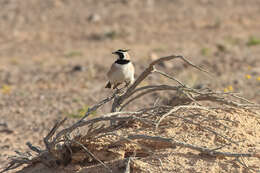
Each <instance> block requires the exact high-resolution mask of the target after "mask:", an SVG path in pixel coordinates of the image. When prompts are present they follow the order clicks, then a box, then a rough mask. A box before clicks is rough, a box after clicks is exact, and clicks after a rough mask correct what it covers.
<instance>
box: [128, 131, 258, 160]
mask: <svg viewBox="0 0 260 173" xmlns="http://www.w3.org/2000/svg"><path fill="white" fill-rule="evenodd" d="M127 138H129V139H132V140H133V139H146V140H152V141H159V142H165V143H168V144H171V145H172V147H173V148H175V147H176V146H180V147H186V148H190V149H192V150H196V151H199V152H201V153H203V154H207V155H210V156H215V157H216V156H224V157H255V158H258V159H260V154H259V153H231V152H220V151H216V149H209V148H205V147H199V146H196V145H192V144H187V143H184V142H180V141H176V140H174V139H171V138H164V137H161V136H148V135H129V136H128V137H127Z"/></svg>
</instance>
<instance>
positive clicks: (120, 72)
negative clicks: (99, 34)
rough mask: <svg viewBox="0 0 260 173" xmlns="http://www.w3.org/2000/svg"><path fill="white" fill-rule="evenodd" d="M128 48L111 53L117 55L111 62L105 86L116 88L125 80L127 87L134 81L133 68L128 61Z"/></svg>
mask: <svg viewBox="0 0 260 173" xmlns="http://www.w3.org/2000/svg"><path fill="white" fill-rule="evenodd" d="M127 51H128V50H122V49H119V50H117V51H115V52H112V54H115V55H117V56H118V59H117V60H116V61H115V62H114V63H113V64H112V66H111V68H110V70H109V72H108V73H107V77H108V79H109V81H108V83H107V85H106V87H105V88H113V89H115V88H117V87H118V86H119V85H120V84H122V83H124V82H125V84H126V85H125V86H126V87H127V86H128V85H129V84H133V83H134V73H135V68H134V65H133V64H132V62H131V61H130V56H129V54H128V53H127Z"/></svg>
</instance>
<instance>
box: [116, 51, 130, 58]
mask: <svg viewBox="0 0 260 173" xmlns="http://www.w3.org/2000/svg"><path fill="white" fill-rule="evenodd" d="M127 51H129V50H128V49H119V50H117V51H115V52H112V54H115V55H117V56H118V59H130V56H129V54H128V53H127Z"/></svg>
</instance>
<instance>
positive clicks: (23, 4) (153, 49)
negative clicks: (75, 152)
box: [0, 0, 260, 167]
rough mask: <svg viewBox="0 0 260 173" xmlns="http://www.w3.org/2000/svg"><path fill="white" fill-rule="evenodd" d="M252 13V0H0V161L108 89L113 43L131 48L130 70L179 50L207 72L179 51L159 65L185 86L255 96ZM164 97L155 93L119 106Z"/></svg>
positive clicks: (257, 17) (258, 77) (259, 33)
mask: <svg viewBox="0 0 260 173" xmlns="http://www.w3.org/2000/svg"><path fill="white" fill-rule="evenodd" d="M259 21H260V1H259V0H250V1H244V0H228V1H227V0H218V1H216V0H193V1H190V0H160V1H158V0H100V1H96V0H74V1H72V0H44V1H43V0H26V1H21V0H0V110H1V113H0V117H1V118H0V163H3V164H4V163H6V158H7V156H8V155H10V154H14V152H13V151H14V150H25V148H26V146H25V143H26V142H27V141H30V142H32V143H33V144H36V145H40V146H43V143H42V137H43V136H44V135H46V134H47V132H48V131H49V129H50V128H51V127H52V125H53V124H54V123H55V122H56V121H57V120H60V119H61V118H62V117H65V116H67V117H69V118H70V120H69V121H68V122H67V123H68V124H70V123H72V122H73V121H76V120H77V118H79V117H80V116H82V115H84V113H85V112H86V110H87V108H88V107H89V106H91V105H93V104H95V103H97V102H98V101H99V100H101V99H102V98H105V97H107V96H108V95H110V94H111V91H110V90H107V89H105V88H104V86H105V84H106V81H107V78H106V73H107V71H108V69H109V67H110V65H111V64H112V63H113V61H114V60H115V57H114V56H113V55H112V54H111V52H112V51H114V50H117V49H130V50H131V51H130V52H129V53H130V55H131V57H132V61H133V63H134V64H135V66H136V76H138V75H139V74H140V73H141V72H142V71H143V70H144V68H145V67H146V66H147V65H148V64H149V62H151V61H152V60H155V59H156V58H159V57H162V56H167V55H171V54H175V55H183V56H184V57H186V58H187V59H189V60H190V61H192V62H193V63H195V64H197V65H199V66H201V67H203V68H204V69H206V70H208V71H210V72H211V73H212V76H213V77H208V76H207V75H205V74H203V73H202V72H200V71H197V70H194V69H193V68H192V67H189V66H187V65H185V64H184V63H183V62H182V61H180V60H176V61H171V62H167V63H162V64H160V65H159V66H158V68H159V69H160V70H163V71H165V72H167V73H169V74H171V75H173V76H174V77H175V78H177V79H179V80H180V81H182V82H183V83H185V84H187V85H189V86H190V87H194V88H204V87H210V88H212V89H216V90H218V91H222V92H239V93H241V95H242V96H244V97H246V98H248V99H249V100H251V101H254V102H257V103H260V97H259V96H260V57H259V55H260V22H259ZM152 83H153V84H158V83H170V84H172V85H177V84H175V83H173V82H172V81H167V80H165V79H164V78H162V77H161V76H158V75H157V74H154V75H152V76H150V77H149V78H148V79H147V80H146V81H145V82H143V83H142V85H147V84H152ZM170 97H171V96H164V95H163V94H160V93H156V94H153V95H150V96H148V97H146V99H147V98H151V99H147V100H149V101H147V100H145V101H144V100H140V101H139V102H138V101H137V102H134V103H133V104H132V105H130V106H129V107H128V108H127V109H129V110H135V109H137V108H140V107H143V106H147V105H150V104H153V102H154V100H155V98H159V99H160V100H159V101H161V102H164V101H165V100H167V99H170ZM110 107H111V104H108V105H106V106H105V107H104V108H102V110H101V111H99V112H96V113H94V114H92V115H91V116H98V115H100V113H105V112H109V111H110ZM3 129H4V130H3ZM1 166H2V165H1ZM1 166H0V167H1Z"/></svg>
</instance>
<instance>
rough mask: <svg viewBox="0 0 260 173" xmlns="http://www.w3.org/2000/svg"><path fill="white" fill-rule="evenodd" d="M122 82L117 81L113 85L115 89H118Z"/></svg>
mask: <svg viewBox="0 0 260 173" xmlns="http://www.w3.org/2000/svg"><path fill="white" fill-rule="evenodd" d="M120 84H121V83H116V84H115V85H114V86H113V89H117V90H118V88H117V87H118V86H119V85H120Z"/></svg>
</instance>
